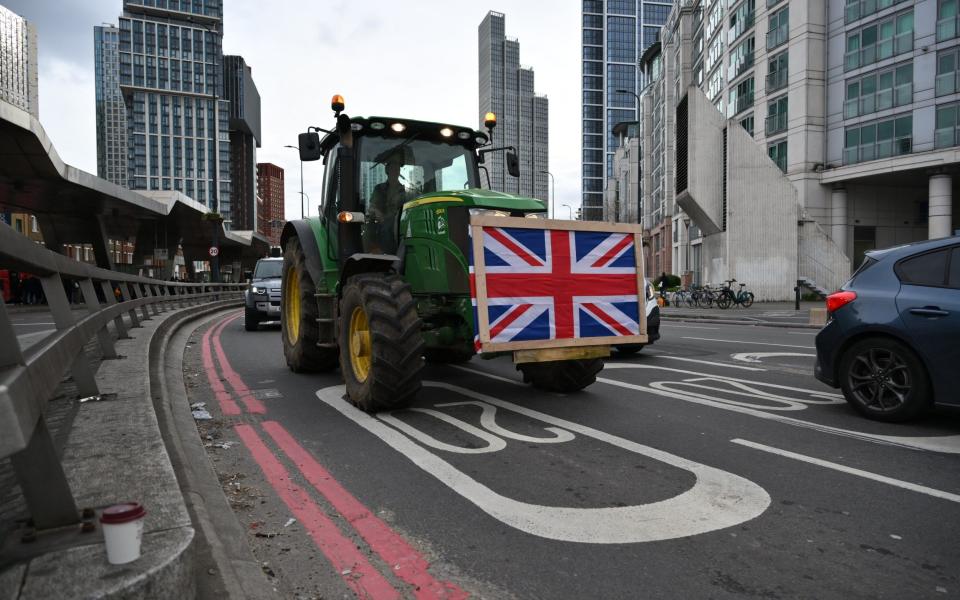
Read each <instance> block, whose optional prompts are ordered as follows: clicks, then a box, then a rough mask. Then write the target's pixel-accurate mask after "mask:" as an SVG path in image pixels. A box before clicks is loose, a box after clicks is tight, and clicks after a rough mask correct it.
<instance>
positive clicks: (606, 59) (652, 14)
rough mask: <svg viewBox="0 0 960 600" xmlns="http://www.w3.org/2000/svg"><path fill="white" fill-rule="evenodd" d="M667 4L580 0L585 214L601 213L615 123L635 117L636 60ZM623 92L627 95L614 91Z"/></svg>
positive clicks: (639, 86) (655, 30)
mask: <svg viewBox="0 0 960 600" xmlns="http://www.w3.org/2000/svg"><path fill="white" fill-rule="evenodd" d="M671 6H672V4H671V2H669V0H662V1H659V2H653V1H650V0H583V15H582V16H583V21H582V31H583V34H582V48H583V54H582V57H583V63H582V76H583V79H582V84H583V96H582V102H583V138H582V143H583V146H582V148H583V155H582V161H583V162H582V165H583V166H582V176H583V179H582V190H583V218H584V219H585V220H599V219H601V218H602V214H603V190H604V181H605V180H606V178H607V177H610V176H612V175H613V154H614V152H615V151H616V149H617V146H618V144H619V141H618V138H617V136H616V135H614V133H613V127H614V125H616V124H617V123H621V122H628V121H636V120H638V115H637V98H636V95H637V94H639V93H640V90H641V89H642V88H643V83H644V82H643V81H642V75H641V73H640V71H639V69H638V66H637V64H638V60H639V58H640V57H641V55H642V54H643V52H644V50H646V49H647V47H649V46H650V44H652V43H653V42H654V41H656V40H657V35H658V33H659V30H660V26H661V25H663V24H664V22H665V21H666V18H667V15H668V14H669V13H670V9H671ZM617 90H625V91H626V92H627V93H622V92H618V91H617Z"/></svg>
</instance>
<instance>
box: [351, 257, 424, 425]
mask: <svg viewBox="0 0 960 600" xmlns="http://www.w3.org/2000/svg"><path fill="white" fill-rule="evenodd" d="M421 324H422V323H421V321H420V317H419V316H417V305H416V302H414V300H413V296H412V295H411V293H410V285H409V284H407V283H406V282H405V281H404V280H403V279H401V278H400V277H399V276H398V275H393V274H388V273H365V274H362V275H354V276H353V277H351V278H350V279H349V280H348V281H347V285H346V286H345V287H344V288H343V296H342V298H341V300H340V340H339V341H340V371H341V373H342V374H343V380H344V382H345V383H346V385H347V395H348V397H349V398H350V402H352V403H353V404H354V405H356V406H357V407H358V408H360V409H362V410H365V411H367V412H376V411H380V410H392V409H396V408H403V407H405V406H407V405H408V404H410V402H411V401H412V400H413V398H414V396H416V394H417V392H418V391H420V374H421V371H422V370H423V364H424V363H423V338H422V336H421V334H420V328H421Z"/></svg>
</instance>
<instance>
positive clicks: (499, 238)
mask: <svg viewBox="0 0 960 600" xmlns="http://www.w3.org/2000/svg"><path fill="white" fill-rule="evenodd" d="M482 231H483V260H484V267H485V273H486V295H487V318H488V323H489V326H490V329H489V334H490V342H491V343H503V342H518V341H530V340H553V339H573V338H592V337H618V336H630V335H639V333H640V323H639V320H640V314H641V313H640V305H639V303H640V302H641V301H642V300H641V299H640V298H639V296H641V295H642V294H638V290H637V266H636V261H637V256H636V248H635V244H634V237H633V234H632V233H611V232H594V231H560V230H544V229H524V228H516V227H484V228H483V229H482ZM474 260H475V259H474V256H473V255H472V253H471V256H470V272H471V283H472V284H473V283H475V282H474V278H473V270H474ZM471 287H472V288H475V286H474V285H472V286H471ZM471 291H472V296H473V304H474V323H475V330H476V331H477V333H478V334H479V319H478V318H477V317H478V314H477V301H476V299H477V293H476V289H472V290H471ZM475 342H476V345H477V349H478V350H480V343H479V335H478V336H477V338H475Z"/></svg>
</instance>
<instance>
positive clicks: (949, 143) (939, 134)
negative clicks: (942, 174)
mask: <svg viewBox="0 0 960 600" xmlns="http://www.w3.org/2000/svg"><path fill="white" fill-rule="evenodd" d="M958 141H960V130H958V129H957V128H956V127H944V128H941V129H937V130H936V131H934V133H933V147H934V148H937V149H940V148H952V147H953V146H958V145H960V143H958Z"/></svg>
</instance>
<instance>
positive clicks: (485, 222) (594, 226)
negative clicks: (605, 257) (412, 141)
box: [470, 215, 647, 352]
mask: <svg viewBox="0 0 960 600" xmlns="http://www.w3.org/2000/svg"><path fill="white" fill-rule="evenodd" d="M484 227H505V228H517V229H541V230H552V231H593V232H599V233H629V234H633V242H634V255H635V257H636V269H637V310H638V314H639V317H640V318H639V326H640V334H639V335H624V336H604V337H588V338H563V339H552V340H525V341H519V342H497V343H494V342H491V341H490V321H489V319H490V315H489V312H488V302H489V299H488V298H487V269H486V262H485V260H484V254H483V236H484V233H483V228H484ZM470 233H471V234H472V243H473V275H474V281H475V283H476V301H477V332H478V334H479V338H480V351H481V352H507V351H513V350H537V349H540V348H572V347H578V346H613V345H620V344H646V343H647V302H646V296H645V294H644V285H643V281H644V279H643V278H644V275H643V240H642V233H643V229H642V228H641V227H640V225H635V224H630V223H604V222H600V221H561V220H557V219H528V218H525V217H495V216H492V215H471V217H470ZM585 295H586V294H585Z"/></svg>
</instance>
